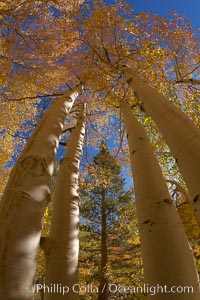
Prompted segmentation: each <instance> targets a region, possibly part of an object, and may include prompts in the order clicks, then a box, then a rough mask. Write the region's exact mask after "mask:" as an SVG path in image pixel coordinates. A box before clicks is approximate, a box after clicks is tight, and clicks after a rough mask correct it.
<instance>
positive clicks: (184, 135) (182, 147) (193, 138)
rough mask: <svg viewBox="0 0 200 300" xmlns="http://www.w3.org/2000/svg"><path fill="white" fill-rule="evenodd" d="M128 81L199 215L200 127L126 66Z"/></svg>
mask: <svg viewBox="0 0 200 300" xmlns="http://www.w3.org/2000/svg"><path fill="white" fill-rule="evenodd" d="M124 72H125V74H126V76H127V79H128V83H129V85H130V86H131V87H132V88H133V90H134V91H135V93H136V95H137V97H138V99H139V101H140V102H141V104H142V106H143V108H144V110H145V112H146V113H147V114H149V115H150V116H151V117H152V119H153V120H154V121H155V122H156V124H157V126H158V128H159V129H160V131H161V133H162V135H163V136H164V138H165V139H166V142H167V144H168V145H169V147H170V149H171V151H172V154H173V156H174V158H175V159H176V162H177V164H178V167H179V169H180V171H181V173H182V175H183V177H184V179H185V182H186V184H187V186H188V190H189V192H190V194H191V198H192V201H193V205H194V208H195V211H196V213H197V216H198V218H200V130H199V129H198V128H197V127H196V126H195V125H194V124H193V122H192V121H191V120H190V119H189V118H188V117H187V116H185V115H184V113H183V112H182V111H181V110H180V109H178V108H177V107H176V106H175V105H174V104H172V103H171V102H170V101H167V99H166V98H165V97H164V96H163V95H162V94H161V93H159V92H157V91H156V90H155V89H154V88H152V87H151V86H150V85H148V84H146V83H144V82H142V80H141V79H140V78H139V77H138V76H137V75H135V74H134V73H132V72H131V71H130V70H129V69H127V68H125V69H124Z"/></svg>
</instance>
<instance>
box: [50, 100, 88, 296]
mask: <svg viewBox="0 0 200 300" xmlns="http://www.w3.org/2000/svg"><path fill="white" fill-rule="evenodd" d="M84 134H85V106H84V107H83V108H82V109H81V111H80V114H79V118H78V122H77V125H76V127H75V128H74V129H73V130H72V133H71V137H70V140H69V142H68V143H67V152H66V154H65V157H64V158H63V160H62V163H61V166H60V170H59V173H58V178H57V181H56V187H55V197H54V204H53V213H52V222H51V229H50V235H49V239H50V241H51V249H50V252H49V257H48V259H47V266H46V280H45V284H46V286H47V287H50V286H51V285H55V284H58V285H59V286H60V287H61V288H63V287H65V286H67V287H68V288H69V291H67V288H66V294H64V295H63V294H62V293H60V292H56V293H48V291H45V299H46V300H59V299H69V300H77V299H79V294H78V293H77V292H73V287H74V286H75V284H78V282H79V281H78V279H79V278H78V253H79V238H78V234H79V194H78V189H79V187H78V177H79V164H80V159H81V155H82V146H83V140H84ZM76 290H77V288H76Z"/></svg>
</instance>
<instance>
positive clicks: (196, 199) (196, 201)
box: [193, 194, 200, 203]
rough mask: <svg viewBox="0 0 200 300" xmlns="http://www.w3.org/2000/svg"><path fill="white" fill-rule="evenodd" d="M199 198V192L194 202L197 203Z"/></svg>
mask: <svg viewBox="0 0 200 300" xmlns="http://www.w3.org/2000/svg"><path fill="white" fill-rule="evenodd" d="M199 200H200V197H199V194H198V195H196V196H195V197H194V200H193V202H194V203H196V202H197V201H199Z"/></svg>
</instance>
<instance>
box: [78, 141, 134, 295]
mask: <svg viewBox="0 0 200 300" xmlns="http://www.w3.org/2000/svg"><path fill="white" fill-rule="evenodd" d="M120 173H121V167H120V166H119V164H118V163H117V161H116V158H115V157H113V156H112V155H111V154H110V152H109V150H108V147H107V145H106V143H105V142H104V141H102V142H101V145H100V151H99V153H98V154H97V155H96V156H95V157H94V159H93V161H92V163H91V164H90V167H89V176H88V178H87V183H86V185H87V186H88V189H87V191H84V196H85V197H83V198H84V199H85V201H84V203H83V205H82V207H81V208H82V216H83V217H85V219H86V220H89V222H86V224H87V225H86V226H87V230H88V231H89V232H90V233H91V236H93V237H94V236H96V237H97V239H98V238H100V244H96V247H97V248H98V247H99V249H96V251H97V253H99V252H100V263H99V272H97V274H96V275H97V279H98V281H99V295H98V300H102V299H108V296H109V295H108V294H109V293H108V288H107V286H108V278H107V267H108V264H109V265H110V263H111V261H109V260H110V258H111V257H112V250H111V246H114V245H115V244H116V242H117V241H116V239H117V234H116V229H117V228H118V226H119V210H118V207H119V205H120V203H121V204H122V203H125V201H127V203H128V202H129V201H130V200H131V193H130V191H126V190H125V181H124V179H123V178H122V176H121V174H120ZM87 199H88V200H87ZM98 250H100V251H98ZM97 263H98V262H97V261H94V264H97Z"/></svg>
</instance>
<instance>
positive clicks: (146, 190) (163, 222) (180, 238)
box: [121, 101, 200, 300]
mask: <svg viewBox="0 0 200 300" xmlns="http://www.w3.org/2000/svg"><path fill="white" fill-rule="evenodd" d="M121 112H122V116H123V119H124V125H125V129H126V132H127V138H128V143H129V150H130V158H131V166H132V173H133V179H134V187H135V194H136V208H137V215H138V221H139V231H140V238H141V250H142V258H143V264H144V275H145V283H146V284H149V285H150V286H157V285H160V286H163V287H164V286H165V285H166V286H167V288H168V289H170V288H171V287H172V286H177V287H178V286H192V287H193V289H194V293H193V294H192V293H191V294H178V293H176V294H170V295H169V294H164V293H163V294H162V293H158V294H156V295H155V296H150V295H149V298H150V299H151V298H152V299H159V300H161V299H162V300H163V299H167V300H168V299H170V300H177V299H182V300H183V299H184V300H197V299H199V297H200V293H199V286H198V276H197V271H196V267H195V263H194V259H193V255H192V251H191V248H190V246H189V244H188V241H187V238H186V236H185V233H184V227H183V224H182V222H181V220H180V218H179V216H178V213H177V211H176V208H175V206H174V205H173V201H172V200H171V198H170V195H169V192H168V188H167V185H166V182H165V180H164V179H163V176H162V172H161V169H160V166H159V164H158V162H157V160H156V158H155V156H154V153H153V147H152V146H151V145H150V143H149V141H148V138H147V136H146V134H145V132H144V129H143V127H142V126H141V125H140V124H139V122H138V121H137V120H136V118H135V117H134V116H133V114H132V111H131V109H130V107H129V106H128V104H127V103H126V102H124V101H123V102H122V104H121ZM160 291H161V289H160Z"/></svg>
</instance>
